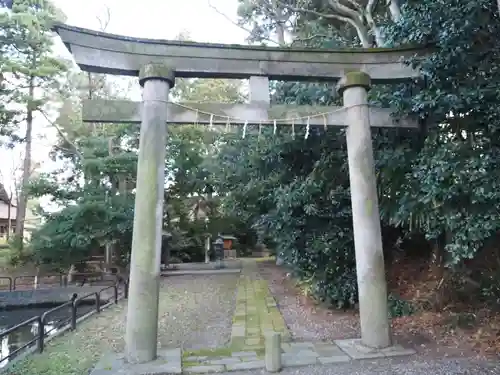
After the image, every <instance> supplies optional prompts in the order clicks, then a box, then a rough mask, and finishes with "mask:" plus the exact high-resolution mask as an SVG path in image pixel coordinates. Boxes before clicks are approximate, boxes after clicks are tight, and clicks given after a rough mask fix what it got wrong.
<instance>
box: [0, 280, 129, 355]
mask: <svg viewBox="0 0 500 375" xmlns="http://www.w3.org/2000/svg"><path fill="white" fill-rule="evenodd" d="M121 286H123V288H121ZM109 290H112V291H113V294H112V295H111V296H110V297H109V298H106V297H105V296H103V293H104V292H106V291H109ZM121 296H123V298H128V283H123V284H119V283H116V284H114V285H111V286H106V287H104V288H102V289H100V290H99V291H97V292H92V293H88V294H85V295H83V296H81V297H79V296H78V295H77V294H76V293H74V294H73V296H72V298H71V299H70V300H69V301H68V302H65V303H63V304H62V305H59V306H57V307H54V308H53V309H50V310H47V311H45V312H44V313H43V314H42V315H40V316H34V317H32V318H30V319H28V320H25V321H24V322H22V323H19V324H16V325H15V326H13V327H11V328H9V329H6V330H4V331H2V332H0V342H1V341H2V340H3V338H4V337H7V336H9V335H11V334H12V333H14V332H16V331H18V330H21V329H25V328H26V327H28V326H33V324H36V326H37V331H36V334H34V336H35V337H34V338H33V339H32V340H30V341H28V342H27V343H24V344H23V345H22V346H20V347H18V348H16V349H15V350H14V351H12V352H11V353H9V355H7V356H5V357H4V358H0V364H1V363H2V362H4V361H10V360H11V359H12V358H14V357H15V356H16V355H18V354H19V353H20V352H21V351H22V350H24V349H26V348H29V347H31V346H33V344H35V343H36V346H37V351H38V352H40V353H42V352H43V350H44V347H45V342H46V339H47V338H48V337H49V336H50V334H51V333H52V332H54V331H55V330H60V329H63V328H65V327H68V329H70V330H75V329H76V326H77V322H78V318H80V317H82V316H84V315H86V314H89V313H90V312H92V309H91V310H89V309H86V311H84V313H83V314H81V315H80V314H79V311H78V307H79V306H82V305H83V304H82V302H83V301H85V300H88V299H89V298H93V299H95V307H94V309H95V311H96V313H100V312H101V311H102V310H103V309H105V308H106V307H108V306H110V305H112V304H117V303H118V301H119V299H120V297H121ZM104 301H106V303H105V304H104V305H102V303H103V302H104ZM86 306H87V307H88V306H89V305H88V304H87V305H86ZM65 309H67V311H68V312H69V315H70V316H69V318H66V319H62V320H61V319H60V320H58V321H57V323H56V324H53V323H52V322H51V321H50V320H49V318H50V317H51V316H53V315H54V314H56V313H60V312H61V311H63V310H65ZM80 312H81V311H80ZM48 327H51V328H50V329H49V330H46V328H48Z"/></svg>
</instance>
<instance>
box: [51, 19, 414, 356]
mask: <svg viewBox="0 0 500 375" xmlns="http://www.w3.org/2000/svg"><path fill="white" fill-rule="evenodd" d="M55 30H56V32H57V33H58V34H59V35H60V36H61V38H62V40H63V42H64V43H65V45H66V46H67V48H68V50H69V51H70V52H72V53H73V55H74V57H75V60H76V62H77V64H78V65H79V66H80V68H81V69H82V70H84V71H87V72H94V73H107V74H115V75H129V76H138V77H139V83H140V85H141V86H142V87H143V101H142V103H134V102H124V101H91V102H90V103H89V102H86V103H85V104H84V114H83V118H84V121H87V122H114V123H117V122H129V123H139V122H140V123H141V131H140V145H139V158H138V167H137V186H136V199H135V214H134V228H133V241H132V259H131V265H130V290H129V301H128V307H129V308H128V316H127V324H126V337H125V341H126V350H125V351H126V352H125V356H126V360H127V362H129V363H143V362H148V361H152V360H154V359H155V358H156V355H157V331H158V299H159V276H160V257H161V235H162V220H163V216H162V213H163V191H164V165H165V164H164V163H165V145H166V123H167V122H170V123H177V124H183V123H184V124H193V123H199V124H209V123H210V124H222V125H223V124H225V123H226V122H227V119H228V118H231V119H232V120H231V124H233V125H234V124H243V121H238V120H234V119H235V118H236V119H238V118H239V119H245V123H247V124H257V125H258V124H262V123H263V122H264V123H267V124H268V123H269V121H270V120H272V119H276V118H280V119H283V118H284V119H290V121H289V122H292V121H295V122H294V124H295V125H306V123H305V121H304V118H306V117H307V118H308V121H307V122H308V123H309V125H311V126H313V125H326V126H347V136H346V138H347V149H348V162H349V178H350V186H351V201H352V215H353V228H354V243H355V252H356V269H357V278H358V288H359V309H360V320H361V340H362V343H363V344H364V345H366V346H367V347H371V348H385V347H389V346H390V345H391V333H390V325H389V321H388V313H387V286H386V280H385V272H384V259H383V251H382V236H381V227H380V215H379V208H378V199H377V188H376V177H375V170H374V160H373V149H372V142H371V132H370V127H372V126H389V127H391V126H392V127H395V126H397V127H402V126H403V127H417V124H416V122H414V121H411V120H410V119H406V120H404V121H400V122H395V121H394V120H393V119H392V118H391V116H390V113H391V111H390V110H385V109H373V108H372V109H370V108H369V106H368V100H367V92H368V90H369V88H370V85H371V81H374V82H379V83H381V82H382V83H384V82H394V81H402V80H407V79H411V78H414V77H416V76H418V72H416V71H414V70H413V69H411V68H410V67H408V66H406V65H404V64H403V63H402V62H401V60H402V58H404V57H409V56H413V55H414V54H415V53H418V52H420V50H418V49H414V48H406V49H383V48H379V49H369V50H367V49H344V50H314V49H295V48H271V47H262V46H243V45H224V44H205V43H192V42H179V41H166V40H154V39H137V38H130V37H124V36H118V35H112V34H108V33H102V32H96V31H92V30H88V29H82V28H77V27H72V26H67V25H57V26H56V27H55ZM175 77H184V78H186V77H187V78H191V77H198V78H234V79H249V80H250V103H249V104H196V103H189V105H185V106H184V107H183V106H178V105H175V104H173V103H168V94H169V90H170V89H171V88H172V87H173V86H174V83H175ZM270 79H275V80H299V81H300V80H301V81H318V80H321V81H339V83H338V86H337V89H338V91H339V92H340V93H341V94H342V95H343V100H344V107H343V108H342V107H311V106H295V107H289V106H273V107H270V105H269V103H270V99H269V98H270V94H269V80H270ZM186 107H187V109H186ZM193 108H195V109H198V110H199V113H196V112H198V111H194V110H193ZM206 113H212V114H214V113H215V114H216V115H217V116H213V115H212V116H207V115H206ZM321 114H325V115H321ZM299 117H300V118H301V120H294V119H296V118H299Z"/></svg>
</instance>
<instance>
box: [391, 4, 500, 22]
mask: <svg viewBox="0 0 500 375" xmlns="http://www.w3.org/2000/svg"><path fill="white" fill-rule="evenodd" d="M387 1H388V3H389V13H391V19H392V21H393V22H398V21H399V20H400V19H401V17H402V16H401V8H400V6H399V1H398V0H387ZM498 2H499V4H500V0H498Z"/></svg>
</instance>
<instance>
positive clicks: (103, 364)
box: [90, 348, 182, 375]
mask: <svg viewBox="0 0 500 375" xmlns="http://www.w3.org/2000/svg"><path fill="white" fill-rule="evenodd" d="M165 374H169V375H170V374H172V375H173V374H182V356H181V349H180V348H179V349H170V350H164V351H159V353H158V357H157V358H156V359H155V360H153V361H151V362H147V363H140V364H130V363H127V362H126V361H125V355H124V354H122V353H110V354H106V355H105V356H104V357H102V358H101V360H100V361H99V362H98V363H97V365H96V366H95V367H94V369H93V370H92V372H91V373H90V375H165Z"/></svg>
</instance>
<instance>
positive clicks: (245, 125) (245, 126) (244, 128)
mask: <svg viewBox="0 0 500 375" xmlns="http://www.w3.org/2000/svg"><path fill="white" fill-rule="evenodd" d="M247 126H248V121H245V124H244V125H243V136H242V137H241V138H245V136H246V135H247Z"/></svg>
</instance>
